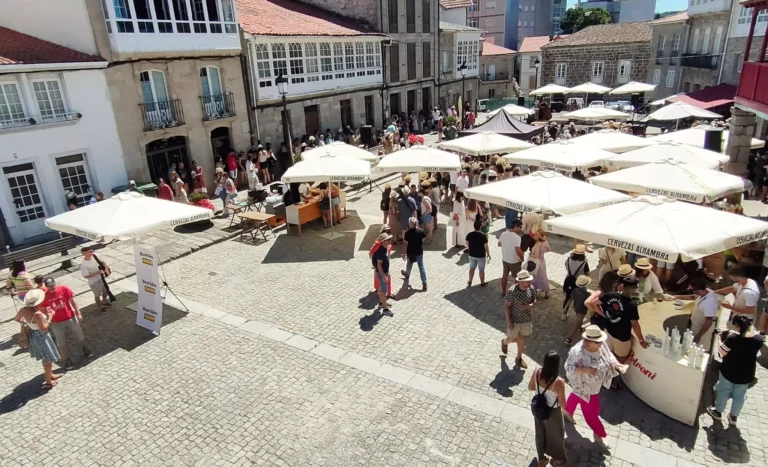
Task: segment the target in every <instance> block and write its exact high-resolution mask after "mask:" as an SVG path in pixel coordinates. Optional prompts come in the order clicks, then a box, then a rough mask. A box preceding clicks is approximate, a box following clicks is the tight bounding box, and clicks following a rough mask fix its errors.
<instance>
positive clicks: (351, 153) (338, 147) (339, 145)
mask: <svg viewBox="0 0 768 467" xmlns="http://www.w3.org/2000/svg"><path fill="white" fill-rule="evenodd" d="M328 154H330V155H331V156H337V157H351V158H353V159H362V160H364V161H371V162H373V161H376V160H378V156H376V155H375V154H372V153H371V152H369V151H366V150H365V149H362V148H359V147H357V146H353V145H351V144H347V143H344V142H341V141H334V142H333V143H331V144H326V145H325V146H320V147H317V148H314V149H310V150H309V151H305V152H303V153H301V159H302V160H305V161H306V160H309V159H312V158H314V157H320V156H325V155H328Z"/></svg>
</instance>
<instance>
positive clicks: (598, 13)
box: [560, 8, 613, 34]
mask: <svg viewBox="0 0 768 467" xmlns="http://www.w3.org/2000/svg"><path fill="white" fill-rule="evenodd" d="M612 22H613V20H612V19H611V15H610V14H608V12H607V11H605V10H603V9H602V8H570V9H568V11H566V12H565V16H563V18H562V19H561V20H560V29H562V30H563V33H564V34H573V33H575V32H578V31H581V30H582V29H584V28H586V27H587V26H594V25H597V24H610V23H612Z"/></svg>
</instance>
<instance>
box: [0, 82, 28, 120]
mask: <svg viewBox="0 0 768 467" xmlns="http://www.w3.org/2000/svg"><path fill="white" fill-rule="evenodd" d="M22 122H26V117H25V115H24V107H23V106H22V104H21V96H20V95H19V86H18V84H17V83H15V82H2V81H0V125H9V124H13V123H22Z"/></svg>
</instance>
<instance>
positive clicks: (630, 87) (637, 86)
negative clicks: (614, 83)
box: [608, 81, 656, 95]
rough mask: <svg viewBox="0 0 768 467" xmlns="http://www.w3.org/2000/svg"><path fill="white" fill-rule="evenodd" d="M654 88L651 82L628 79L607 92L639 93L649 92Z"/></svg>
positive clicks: (614, 93) (613, 93)
mask: <svg viewBox="0 0 768 467" xmlns="http://www.w3.org/2000/svg"><path fill="white" fill-rule="evenodd" d="M654 89H656V86H655V85H653V84H646V83H639V82H637V81H630V82H629V83H627V84H625V85H623V86H619V87H618V88H616V89H614V90H612V91H610V92H608V94H612V95H616V94H639V93H642V92H649V91H653V90H654Z"/></svg>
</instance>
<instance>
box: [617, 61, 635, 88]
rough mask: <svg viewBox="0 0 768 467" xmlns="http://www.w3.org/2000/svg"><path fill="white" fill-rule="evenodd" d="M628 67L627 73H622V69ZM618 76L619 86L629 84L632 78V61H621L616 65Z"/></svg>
mask: <svg viewBox="0 0 768 467" xmlns="http://www.w3.org/2000/svg"><path fill="white" fill-rule="evenodd" d="M622 66H626V68H627V69H626V72H625V73H622V72H621V67H622ZM616 76H617V81H618V83H619V84H626V83H629V82H630V80H631V78H632V60H619V62H618V65H616Z"/></svg>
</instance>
